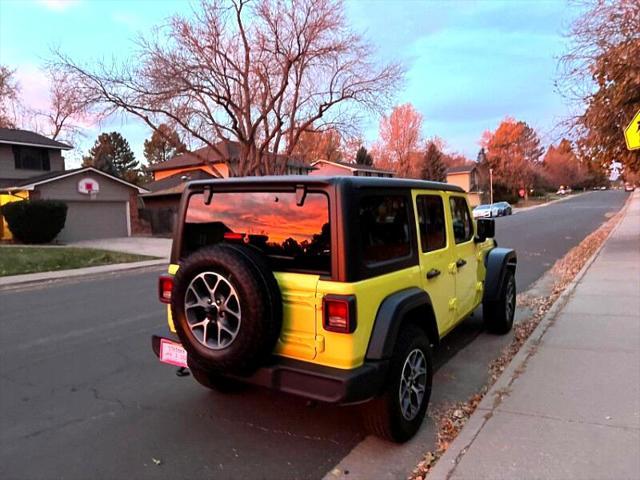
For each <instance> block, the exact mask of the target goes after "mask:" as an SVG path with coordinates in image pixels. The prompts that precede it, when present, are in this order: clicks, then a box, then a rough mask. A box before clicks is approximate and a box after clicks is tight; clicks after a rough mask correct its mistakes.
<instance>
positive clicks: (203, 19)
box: [58, 0, 403, 175]
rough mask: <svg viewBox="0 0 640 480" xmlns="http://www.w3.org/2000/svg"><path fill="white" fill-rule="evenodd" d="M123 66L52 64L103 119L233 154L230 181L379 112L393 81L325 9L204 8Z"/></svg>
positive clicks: (396, 73)
mask: <svg viewBox="0 0 640 480" xmlns="http://www.w3.org/2000/svg"><path fill="white" fill-rule="evenodd" d="M137 45H138V51H137V52H136V54H135V56H134V57H133V58H132V59H131V60H129V61H127V62H125V63H123V64H119V65H116V64H110V65H108V64H106V63H104V62H101V63H99V64H98V66H97V67H96V68H88V67H85V66H82V65H80V64H78V63H76V62H74V61H73V60H72V59H70V58H69V57H67V56H66V55H64V54H62V53H60V52H58V64H59V65H60V66H61V67H62V68H63V69H64V70H65V71H66V72H67V73H68V74H70V75H73V76H74V78H75V79H76V82H77V84H78V85H80V86H81V91H83V92H84V93H85V94H87V95H89V96H90V97H94V98H97V99H99V101H100V103H101V104H102V105H103V106H104V107H105V112H107V113H108V112H114V111H123V112H127V113H129V114H132V115H135V116H137V117H138V118H140V119H142V120H143V121H144V122H145V123H146V124H147V125H149V126H150V127H151V128H152V129H154V130H157V129H158V127H159V125H160V124H161V123H163V122H165V123H171V124H174V125H176V127H177V128H179V130H180V131H181V133H182V134H183V135H186V136H187V137H188V138H189V139H195V140H197V141H199V142H201V143H203V144H205V145H208V146H209V147H211V148H212V149H213V150H214V151H216V153H218V154H222V152H220V151H219V149H218V147H217V146H216V143H217V142H218V141H219V140H222V139H226V140H233V141H236V142H238V143H239V145H240V155H239V158H238V159H237V163H235V164H231V165H230V168H231V169H232V173H233V174H235V175H259V174H269V173H278V172H279V171H281V170H282V169H283V168H284V165H283V164H282V163H283V162H282V161H281V159H282V158H283V157H282V156H277V155H274V154H273V153H284V154H291V153H292V152H293V151H294V150H295V148H296V144H297V143H298V141H299V140H300V137H301V135H302V134H303V133H304V132H306V131H310V130H313V131H318V130H324V129H329V128H335V129H338V130H342V129H345V128H349V127H351V126H353V125H355V123H356V122H357V120H358V118H359V116H358V114H359V112H361V111H362V109H369V110H375V111H379V110H380V109H381V108H384V107H385V106H386V104H387V103H388V101H389V100H390V95H391V94H392V93H393V92H394V90H395V89H396V87H397V85H398V83H399V82H400V81H401V79H402V77H403V71H402V69H401V67H400V66H399V65H397V64H388V65H378V64H377V63H376V62H375V61H374V54H373V50H372V48H371V46H370V45H369V44H368V43H367V42H366V41H365V40H364V39H363V38H362V37H361V36H359V35H357V34H356V33H354V32H353V31H352V29H351V28H350V27H349V25H348V23H347V20H346V18H345V15H344V8H343V4H342V2H340V1H334V0H288V1H281V0H253V1H250V0H233V1H229V0H227V1H225V0H203V1H202V2H201V3H200V4H199V8H197V9H196V10H195V11H194V12H193V16H192V17H190V18H185V17H181V16H175V17H173V18H172V19H171V21H170V22H169V24H168V25H166V26H164V27H159V28H157V29H155V30H154V32H153V34H152V35H150V36H147V37H142V38H140V39H139V40H138V43H137Z"/></svg>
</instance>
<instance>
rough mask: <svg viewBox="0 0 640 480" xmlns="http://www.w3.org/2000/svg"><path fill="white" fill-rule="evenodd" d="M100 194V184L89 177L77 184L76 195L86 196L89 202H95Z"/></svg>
mask: <svg viewBox="0 0 640 480" xmlns="http://www.w3.org/2000/svg"><path fill="white" fill-rule="evenodd" d="M98 192H100V184H99V183H98V182H97V180H95V179H94V178H91V177H86V178H83V179H81V180H80V181H79V182H78V193H82V194H83V195H88V196H89V199H90V200H95V199H96V196H97V195H98Z"/></svg>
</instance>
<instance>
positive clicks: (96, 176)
mask: <svg viewBox="0 0 640 480" xmlns="http://www.w3.org/2000/svg"><path fill="white" fill-rule="evenodd" d="M71 148H72V147H70V146H69V145H66V144H64V143H61V142H57V141H55V140H51V139H49V138H47V137H44V136H42V135H39V134H37V133H35V132H30V131H26V130H16V129H8V128H0V204H2V205H4V204H6V203H9V202H13V201H20V200H24V199H48V200H60V201H62V202H64V203H65V204H66V205H67V207H68V210H67V219H66V222H65V226H64V228H63V230H62V231H61V232H60V234H59V235H58V237H57V240H58V241H61V242H71V241H76V240H86V239H95V238H112V237H123V236H129V235H131V234H132V233H140V232H142V231H144V225H143V223H142V222H140V221H139V218H138V194H139V193H144V192H147V190H145V189H142V188H140V187H138V186H137V185H133V184H131V183H129V182H126V181H124V180H122V179H120V178H117V177H114V176H112V175H109V174H107V173H105V172H102V171H100V170H97V169H95V168H93V167H84V168H77V169H73V170H65V165H64V158H63V156H62V151H63V150H64V151H66V150H70V149H71ZM10 238H11V232H10V231H9V228H8V225H7V224H6V221H5V219H4V218H2V216H1V214H0V239H4V240H7V239H10Z"/></svg>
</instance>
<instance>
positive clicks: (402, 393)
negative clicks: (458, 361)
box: [362, 325, 433, 443]
mask: <svg viewBox="0 0 640 480" xmlns="http://www.w3.org/2000/svg"><path fill="white" fill-rule="evenodd" d="M432 379H433V361H432V359H431V345H430V342H429V339H428V337H427V335H426V334H425V332H424V331H423V330H422V329H420V328H418V327H416V326H414V325H409V326H407V327H405V328H403V329H402V330H401V332H400V335H399V337H398V340H397V343H396V346H395V349H394V354H393V357H392V359H391V363H390V366H389V372H388V376H387V381H386V382H385V385H386V387H385V390H384V392H383V393H382V395H381V396H379V397H377V398H375V399H373V400H371V401H370V402H368V403H367V404H365V405H364V406H363V412H362V413H363V419H364V423H365V426H366V428H367V430H368V431H369V433H371V434H373V435H376V436H378V437H381V438H384V439H386V440H390V441H392V442H397V443H403V442H406V441H407V440H409V439H410V438H411V437H413V436H414V435H415V434H416V432H417V431H418V430H419V429H420V426H421V425H422V422H423V420H424V416H425V414H426V411H427V406H428V405H429V398H430V396H431V383H432Z"/></svg>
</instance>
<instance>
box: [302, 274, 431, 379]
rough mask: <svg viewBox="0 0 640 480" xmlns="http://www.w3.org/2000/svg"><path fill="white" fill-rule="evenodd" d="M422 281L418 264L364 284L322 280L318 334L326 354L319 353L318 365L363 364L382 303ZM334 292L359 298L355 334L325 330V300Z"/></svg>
mask: <svg viewBox="0 0 640 480" xmlns="http://www.w3.org/2000/svg"><path fill="white" fill-rule="evenodd" d="M419 282H420V267H418V266H417V265H416V266H415V267H410V268H406V269H403V270H397V271H395V272H392V273H388V274H386V275H380V276H377V277H373V278H369V279H366V280H362V281H360V282H353V283H343V282H332V281H327V280H320V281H319V282H318V300H319V301H318V310H317V312H318V313H317V315H316V325H317V331H318V332H319V333H318V334H319V335H320V336H322V337H323V338H324V351H322V352H318V354H317V356H316V358H315V359H314V363H318V364H321V365H326V366H329V367H335V368H342V369H352V368H356V367H359V366H360V365H362V364H363V363H364V357H365V354H366V353H367V347H368V346H369V339H370V338H371V332H372V330H373V324H374V322H375V318H376V313H377V312H378V308H379V307H380V304H381V303H382V301H383V300H384V299H385V298H386V297H388V296H389V295H391V294H392V293H395V292H397V291H399V290H403V289H405V288H409V287H412V286H415V285H416V284H419ZM330 293H331V294H338V295H355V296H356V299H357V301H356V310H357V314H356V315H357V317H356V321H357V327H356V330H355V332H353V333H352V334H344V333H335V332H327V331H325V330H324V329H323V328H322V297H323V296H324V295H326V294H330Z"/></svg>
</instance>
